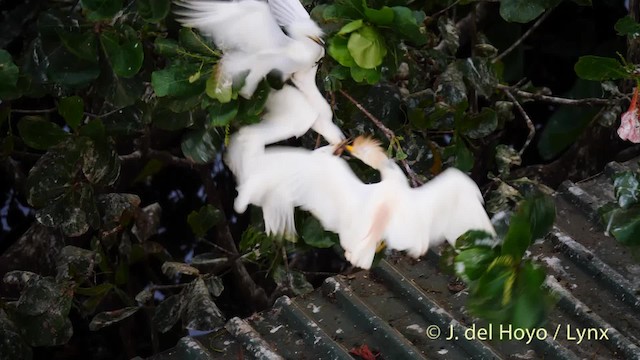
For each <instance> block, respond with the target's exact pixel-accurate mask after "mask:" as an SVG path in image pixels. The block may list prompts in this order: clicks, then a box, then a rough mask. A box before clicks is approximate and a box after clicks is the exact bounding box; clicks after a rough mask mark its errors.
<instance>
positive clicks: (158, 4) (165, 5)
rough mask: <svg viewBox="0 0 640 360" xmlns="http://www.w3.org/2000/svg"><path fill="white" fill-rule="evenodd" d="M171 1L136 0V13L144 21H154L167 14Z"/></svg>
mask: <svg viewBox="0 0 640 360" xmlns="http://www.w3.org/2000/svg"><path fill="white" fill-rule="evenodd" d="M170 5H171V1H169V0H136V7H137V8H138V14H140V16H142V18H143V19H144V20H145V21H148V22H152V23H156V22H159V21H160V20H162V19H164V18H165V17H166V16H167V15H168V14H169V8H170Z"/></svg>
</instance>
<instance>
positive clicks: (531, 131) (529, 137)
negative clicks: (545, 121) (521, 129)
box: [503, 89, 536, 156]
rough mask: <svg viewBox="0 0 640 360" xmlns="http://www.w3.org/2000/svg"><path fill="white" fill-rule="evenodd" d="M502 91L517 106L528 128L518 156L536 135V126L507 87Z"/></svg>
mask: <svg viewBox="0 0 640 360" xmlns="http://www.w3.org/2000/svg"><path fill="white" fill-rule="evenodd" d="M503 91H504V93H505V94H507V97H508V98H509V99H511V101H513V103H514V104H515V105H516V108H518V111H519V112H520V114H521V115H522V117H523V118H524V120H525V122H526V124H527V128H529V135H527V140H525V142H524V145H522V149H520V151H519V154H520V156H522V154H523V153H524V151H525V150H526V149H527V147H528V146H529V144H530V143H531V140H533V137H534V136H535V135H536V128H535V126H533V121H531V118H530V117H529V115H528V114H527V112H526V111H524V108H523V107H522V105H520V103H519V102H518V100H517V99H516V97H515V96H513V94H512V93H511V91H509V90H508V89H503Z"/></svg>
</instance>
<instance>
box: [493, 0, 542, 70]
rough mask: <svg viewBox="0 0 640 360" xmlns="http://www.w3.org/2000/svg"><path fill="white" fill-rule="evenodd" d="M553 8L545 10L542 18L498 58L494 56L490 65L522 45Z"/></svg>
mask: <svg viewBox="0 0 640 360" xmlns="http://www.w3.org/2000/svg"><path fill="white" fill-rule="evenodd" d="M553 9H554V8H551V9H549V10H547V11H546V12H545V13H544V14H542V16H540V17H539V18H538V20H536V22H535V23H534V24H533V25H531V27H530V28H529V29H528V30H527V31H525V33H524V34H522V36H520V38H519V39H518V40H516V41H515V42H514V43H513V44H511V46H509V47H508V48H507V49H506V50H505V51H503V52H502V54H499V55H498V56H496V57H495V58H493V60H491V62H492V63H496V62H498V61H500V60H501V59H502V58H503V57H505V56H507V55H509V53H511V52H512V51H513V50H514V49H515V48H517V47H518V46H520V44H522V42H523V41H524V39H526V38H528V37H529V35H531V33H532V32H533V31H534V30H535V29H537V28H538V27H539V26H540V24H542V23H543V22H544V21H545V20H546V19H547V18H548V17H549V15H550V14H551V12H552V11H553Z"/></svg>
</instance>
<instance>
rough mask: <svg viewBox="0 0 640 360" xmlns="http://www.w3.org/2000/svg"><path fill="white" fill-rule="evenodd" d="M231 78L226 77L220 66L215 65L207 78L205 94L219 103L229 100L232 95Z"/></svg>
mask: <svg viewBox="0 0 640 360" xmlns="http://www.w3.org/2000/svg"><path fill="white" fill-rule="evenodd" d="M232 86H233V80H232V79H230V78H228V77H226V76H225V75H224V74H223V72H222V68H221V67H220V66H219V65H216V67H215V68H214V71H213V73H212V74H211V76H210V77H209V78H208V79H207V85H206V89H205V91H206V93H207V95H208V96H209V97H210V98H212V99H215V100H218V101H219V102H220V103H222V104H225V103H228V102H230V101H231V99H232V95H233V89H232Z"/></svg>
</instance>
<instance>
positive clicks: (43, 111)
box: [11, 108, 58, 114]
mask: <svg viewBox="0 0 640 360" xmlns="http://www.w3.org/2000/svg"><path fill="white" fill-rule="evenodd" d="M56 110H58V108H50V109H33V110H31V109H11V112H12V113H16V114H48V113H52V112H54V111H56Z"/></svg>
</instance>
